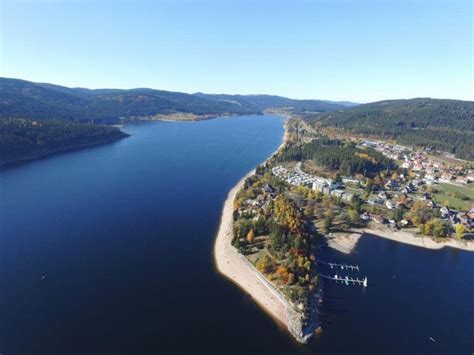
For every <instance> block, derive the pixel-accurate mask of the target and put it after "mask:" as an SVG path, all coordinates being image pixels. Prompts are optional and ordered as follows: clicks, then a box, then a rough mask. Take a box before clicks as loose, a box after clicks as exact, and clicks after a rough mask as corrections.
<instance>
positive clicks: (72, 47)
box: [0, 0, 474, 102]
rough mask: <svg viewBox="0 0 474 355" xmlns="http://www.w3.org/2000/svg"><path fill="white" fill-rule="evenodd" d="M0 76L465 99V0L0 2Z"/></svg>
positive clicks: (469, 26)
mask: <svg viewBox="0 0 474 355" xmlns="http://www.w3.org/2000/svg"><path fill="white" fill-rule="evenodd" d="M0 11H1V14H0V16H1V17H0V26H1V27H0V31H1V33H0V35H1V36H0V40H1V42H0V53H1V54H0V76H4V77H14V78H21V79H26V80H32V81H40V82H50V83H55V84H60V85H65V86H73V87H76V86H81V87H89V88H104V87H108V88H133V87H151V88H156V89H164V90H173V91H183V92H197V91H202V92H208V93H229V94H234V93H241V94H251V93H253V94H256V93H266V94H277V95H283V96H288V97H292V98H316V99H328V100H351V101H357V102H369V101H376V100H382V99H393V98H410V97H421V96H422V97H426V96H430V97H436V98H456V99H470V100H473V98H474V75H473V57H474V54H473V51H474V46H473V5H472V1H471V0H449V1H448V0H433V1H428V0H415V1H408V0H398V1H384V0H378V1H375V0H373V1H355V0H354V1H349V0H346V1H343V0H340V1H339V0H332V1H329V0H327V1H318V0H313V1H298V0H293V1H290V0H287V1H278V0H277V1H269V0H268V1H265V0H254V1H238V0H236V1H230V0H220V1H217V0H214V1H210V0H207V1H205V0H202V1H199V0H195V1H190V0H188V1H184V0H183V1H179V0H175V1H166V2H159V1H139V0H138V1H133V2H132V1H127V2H124V1H104V0H102V1H101V0H98V1H80V0H76V1H61V0H56V1H51V0H50V1H41V0H39V1H38V0H36V1H35V0H30V1H12V0H0Z"/></svg>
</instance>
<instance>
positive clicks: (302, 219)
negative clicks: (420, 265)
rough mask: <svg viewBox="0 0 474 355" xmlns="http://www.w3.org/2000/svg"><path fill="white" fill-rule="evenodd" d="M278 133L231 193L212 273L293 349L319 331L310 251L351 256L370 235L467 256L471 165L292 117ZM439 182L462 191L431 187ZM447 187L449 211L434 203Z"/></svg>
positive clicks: (314, 261) (315, 271)
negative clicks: (323, 247) (261, 313)
mask: <svg viewBox="0 0 474 355" xmlns="http://www.w3.org/2000/svg"><path fill="white" fill-rule="evenodd" d="M285 132H286V133H285V139H284V141H283V143H282V145H281V146H280V148H279V149H278V151H277V152H275V153H274V154H273V155H272V156H271V157H270V158H269V159H267V160H266V161H265V162H264V163H263V164H261V165H259V166H258V167H257V168H256V169H255V170H254V171H252V172H250V173H249V174H248V175H247V176H245V177H244V178H243V179H242V180H241V181H240V182H239V183H238V184H237V185H236V186H235V187H234V188H233V189H232V190H231V191H230V193H229V195H228V197H227V200H226V201H225V204H224V209H223V213H222V219H221V224H220V227H219V231H218V234H217V238H216V242H215V247H214V256H215V263H216V267H217V269H218V271H219V272H220V273H222V274H223V275H224V276H226V277H227V278H228V279H230V280H231V281H232V282H234V283H235V284H236V285H238V286H239V287H240V288H242V289H243V290H244V291H245V292H247V293H248V294H249V295H250V296H252V298H253V299H254V300H255V301H256V302H257V303H258V304H259V305H260V306H261V307H262V308H263V309H264V310H265V311H266V312H267V313H268V314H269V315H271V316H272V317H273V318H274V319H275V320H276V321H277V322H278V323H279V324H282V325H284V326H285V327H286V328H287V329H288V330H289V331H290V333H291V334H292V335H293V336H294V337H295V338H296V339H297V340H298V341H300V342H302V343H305V342H307V341H308V339H309V338H311V336H312V335H313V334H314V332H315V330H316V329H319V328H320V326H319V324H318V323H319V322H318V316H317V305H318V302H319V301H321V299H320V292H319V291H320V289H321V282H320V281H319V280H318V267H317V246H318V245H319V244H322V243H323V244H324V243H327V244H328V245H329V246H330V247H333V248H335V249H338V250H339V251H341V252H344V253H350V252H351V251H352V249H353V248H354V247H355V245H356V244H357V241H358V240H359V238H360V236H361V235H363V234H373V235H376V236H380V237H384V238H388V239H391V240H394V241H397V242H402V243H406V244H410V245H414V246H420V247H425V248H429V249H439V248H442V247H444V246H449V247H454V248H458V249H463V250H470V251H474V242H472V227H473V221H474V215H473V212H474V210H473V209H472V207H473V203H474V198H473V197H472V195H471V188H472V186H473V185H472V184H471V182H470V179H472V178H473V176H474V175H472V173H473V171H472V165H471V163H469V162H468V163H466V164H463V165H462V166H459V164H457V163H456V164H457V165H454V164H453V161H452V160H449V159H448V160H447V157H446V156H445V155H442V156H432V155H428V154H427V153H426V151H424V150H423V149H422V148H419V149H414V148H409V147H403V146H400V145H398V144H394V143H390V142H387V141H377V142H374V141H370V140H367V139H363V138H357V139H356V138H353V139H348V138H339V137H334V136H331V135H328V134H327V133H323V132H321V131H320V130H318V129H316V128H315V127H313V126H312V125H311V124H310V123H308V122H307V121H305V120H303V119H301V117H299V116H293V117H292V118H291V119H289V120H288V121H287V123H286V129H285ZM417 164H419V165H420V166H422V167H426V168H429V169H431V170H432V171H433V173H430V171H428V172H426V171H421V170H422V169H423V168H421V169H418V170H417V168H416V167H415V166H417ZM430 174H432V175H430ZM447 174H452V175H453V176H454V179H456V181H465V184H464V185H461V184H457V185H453V184H452V183H451V182H449V181H447V182H445V183H444V184H439V183H438V180H439V179H442V177H444V176H445V175H447ZM451 186H452V187H451ZM450 188H451V189H455V190H456V193H453V194H452V195H451V197H452V199H451V200H450V201H452V202H451V204H452V205H451V206H450V203H449V202H446V203H444V204H441V205H440V204H438V203H437V202H436V201H438V199H440V198H443V197H442V196H440V195H442V194H443V193H445V191H447V190H449V189H450ZM451 191H453V190H451ZM453 205H454V206H457V207H458V208H459V209H455V208H454V207H453Z"/></svg>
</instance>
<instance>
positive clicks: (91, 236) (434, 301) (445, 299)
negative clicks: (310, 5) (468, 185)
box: [0, 116, 474, 355]
mask: <svg viewBox="0 0 474 355" xmlns="http://www.w3.org/2000/svg"><path fill="white" fill-rule="evenodd" d="M125 131H127V132H129V133H132V134H133V135H132V137H130V138H127V139H124V140H122V141H119V142H115V143H113V144H109V145H104V146H99V147H95V148H91V149H86V150H81V151H75V152H71V153H67V154H61V155H57V156H54V157H51V158H48V159H44V160H39V161H35V162H31V163H29V164H25V165H22V166H17V167H14V168H10V169H7V170H4V171H2V172H0V353H1V354H2V355H23V354H25V355H26V354H28V355H29V354H35V355H36V354H38V355H43V354H45V355H46V354H58V355H59V354H60V355H69V354H81V355H82V354H103V355H104V354H138V355H140V354H201V353H202V354H313V353H314V354H348V353H351V354H425V353H426V354H471V353H472V351H474V347H473V342H472V331H473V329H474V311H473V305H472V302H473V300H474V285H473V278H472V270H473V266H474V264H473V263H474V257H473V254H472V253H467V252H461V251H455V250H451V249H447V250H442V251H428V250H423V249H417V248H413V247H409V246H406V245H399V244H396V243H394V242H391V241H387V240H382V239H378V238H373V237H364V238H362V239H361V241H360V242H359V245H358V247H357V248H356V250H355V252H354V253H353V254H351V255H350V256H346V255H343V254H340V253H338V252H336V251H332V250H329V249H324V250H322V251H321V253H320V254H321V257H324V258H325V259H331V260H338V261H350V262H353V263H358V264H359V265H360V266H361V272H360V274H361V275H363V276H365V275H367V276H368V277H369V287H368V288H367V289H363V288H362V287H356V286H345V285H344V286H342V285H336V284H331V283H327V284H326V285H325V292H326V293H325V301H324V303H323V305H322V307H321V319H322V323H323V328H324V331H323V334H322V335H321V336H319V337H318V338H317V339H315V341H313V342H312V343H311V344H310V345H308V346H300V345H298V344H296V343H295V342H294V341H293V340H292V339H291V338H290V337H289V336H288V335H287V334H286V333H285V332H284V331H282V330H281V329H279V328H278V327H277V326H276V325H275V324H274V322H273V320H271V319H270V318H269V317H268V316H267V315H265V314H264V313H263V312H262V311H261V310H260V309H259V308H258V307H257V306H256V305H255V304H254V303H253V302H252V300H251V299H250V298H249V297H248V296H246V295H245V294H243V293H242V292H241V291H240V290H239V289H238V288H237V287H235V286H234V285H232V284H230V283H229V282H228V281H227V280H225V279H224V278H222V277H221V276H219V275H218V274H217V273H216V272H215V270H214V267H213V260H212V247H213V242H214V237H215V233H216V230H217V227H218V224H219V219H220V214H221V208H222V204H223V202H224V200H225V198H226V195H227V193H228V191H229V190H230V188H232V186H234V185H235V183H236V182H237V181H238V180H239V179H240V178H241V177H242V176H243V175H245V174H246V173H247V172H248V171H249V170H250V169H252V168H253V167H254V166H255V165H257V164H258V163H259V162H261V161H263V160H264V159H265V158H266V157H267V156H268V155H270V154H271V152H273V151H274V150H275V149H276V147H278V145H279V144H280V141H281V137H282V134H283V119H282V118H280V117H275V116H263V117H262V116H253V117H251V116H250V117H239V118H231V119H229V118H219V119H215V120H209V121H202V122H186V123H179V122H144V123H138V124H133V125H128V126H126V127H125ZM429 336H432V337H433V338H435V339H436V342H435V343H433V342H432V341H430V340H429Z"/></svg>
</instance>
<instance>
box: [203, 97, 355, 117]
mask: <svg viewBox="0 0 474 355" xmlns="http://www.w3.org/2000/svg"><path fill="white" fill-rule="evenodd" d="M194 95H196V96H199V97H202V98H205V99H209V100H213V101H220V102H234V103H238V104H239V105H241V106H242V107H252V108H253V109H255V110H259V111H263V110H265V109H267V108H291V109H293V110H294V111H296V112H319V113H321V112H327V111H334V110H339V109H342V108H344V107H346V105H347V104H348V103H347V102H344V103H336V102H332V101H323V100H295V99H289V98H286V97H282V96H275V95H223V94H203V93H196V94H194ZM349 104H350V103H349ZM354 105H356V104H354Z"/></svg>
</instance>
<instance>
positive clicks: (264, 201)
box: [237, 184, 276, 218]
mask: <svg viewBox="0 0 474 355" xmlns="http://www.w3.org/2000/svg"><path fill="white" fill-rule="evenodd" d="M275 198H276V193H275V189H274V188H273V187H272V186H270V185H268V184H266V185H265V186H264V187H262V188H261V191H259V193H258V194H257V197H256V198H255V199H247V200H244V201H243V202H242V205H241V206H240V207H239V209H238V210H237V213H238V214H239V216H240V217H242V216H252V217H254V218H257V216H258V212H259V210H260V209H265V208H266V207H267V206H268V204H269V203H270V201H272V200H274V199H275Z"/></svg>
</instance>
